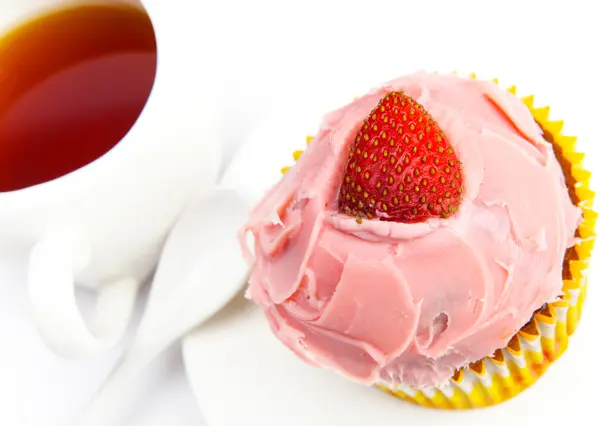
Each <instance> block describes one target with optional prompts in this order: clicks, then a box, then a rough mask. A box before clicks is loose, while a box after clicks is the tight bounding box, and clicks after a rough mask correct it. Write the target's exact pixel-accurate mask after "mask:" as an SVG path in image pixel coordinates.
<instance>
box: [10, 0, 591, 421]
mask: <svg viewBox="0 0 600 426" xmlns="http://www.w3.org/2000/svg"><path fill="white" fill-rule="evenodd" d="M10 1H18V0H10ZM164 1H168V0H164ZM188 1H189V2H190V3H196V4H198V3H202V4H201V5H200V6H198V7H197V9H198V10H199V12H200V13H198V16H197V19H198V26H199V27H200V28H201V29H202V30H201V31H200V33H202V36H201V37H199V40H198V43H199V44H200V43H204V44H205V45H206V44H207V45H209V47H210V49H209V50H210V53H209V54H208V56H207V57H199V58H198V60H205V61H209V62H210V63H211V64H212V65H213V66H214V67H215V69H217V70H218V73H217V74H218V75H219V80H217V81H215V85H218V86H219V87H220V90H221V98H220V103H219V104H218V105H217V104H215V108H221V109H222V111H223V114H224V115H223V117H224V126H223V142H224V145H225V148H224V149H225V152H226V157H227V158H230V156H231V155H232V153H233V152H234V151H235V149H236V147H237V146H238V145H239V143H241V142H242V141H243V140H244V138H246V137H247V136H248V135H249V134H250V133H251V132H252V130H253V129H254V127H255V126H256V124H257V123H259V122H260V120H261V119H263V118H264V117H266V116H267V114H268V113H269V112H270V111H271V110H273V109H278V110H281V109H284V108H285V107H286V104H287V103H289V102H294V96H295V93H298V92H302V91H303V90H304V88H305V87H312V86H314V85H317V84H318V85H319V86H325V87H327V86H328V85H330V86H331V87H334V86H336V85H337V84H339V79H337V78H336V76H338V75H340V73H343V74H344V75H345V76H348V75H350V76H352V77H353V79H354V80H355V82H356V85H355V87H353V88H352V90H355V89H356V88H361V87H362V88H363V89H364V90H366V89H368V88H369V87H370V86H372V85H376V84H377V83H379V82H381V81H384V80H386V79H390V78H393V77H395V76H397V75H398V74H401V73H405V72H408V71H411V70H416V69H419V68H425V69H429V70H433V69H440V70H442V71H444V70H450V69H452V68H458V69H459V70H462V71H466V72H468V71H478V72H480V74H483V75H484V76H487V77H493V76H498V77H500V78H501V79H502V80H503V81H505V82H507V83H516V84H518V85H519V87H520V88H525V92H533V93H536V94H539V95H540V96H539V97H540V98H541V99H542V100H543V101H547V102H549V103H551V104H552V105H553V110H554V111H555V113H556V116H558V117H564V118H567V119H568V121H567V126H566V130H567V132H569V131H570V132H572V133H576V134H578V135H579V136H580V137H581V139H582V142H583V143H585V141H586V140H587V141H588V142H587V144H586V145H585V146H586V147H587V148H588V152H589V151H590V150H591V148H590V147H591V146H592V145H591V141H592V139H593V138H596V141H597V138H598V136H597V134H598V133H597V131H596V127H597V124H596V123H597V119H596V117H595V115H596V114H597V113H598V107H597V105H598V96H599V95H600V92H599V91H598V84H597V82H596V76H597V75H600V74H599V73H598V66H597V65H596V57H597V54H598V53H597V52H598V48H597V45H596V43H598V41H600V33H599V29H598V19H597V15H596V14H595V13H594V12H593V11H592V10H589V8H588V7H587V6H586V5H588V4H590V3H591V2H589V1H585V0H583V1H579V2H578V1H551V0H546V1H531V0H529V1H526V0H522V1H520V2H516V1H498V2H496V1H489V0H488V1H485V0H483V1H481V0H480V1H473V2H466V1H456V0H455V1H437V2H434V1H423V0H420V1H419V0H410V1H403V0H390V1H360V2H358V1H357V2H351V1H345V2H341V1H340V2H336V1H326V0H321V1H312V0H305V1H299V2H290V1H281V0H280V1H267V0H253V1H247V0H246V1H245V0H235V1H234V0H188ZM367 4H368V5H369V6H368V7H367ZM189 54H191V55H193V54H194V52H190V53H189ZM0 66H1V64H0ZM179 83H180V84H182V83H181V82H179ZM174 84H176V83H174ZM174 107H176V106H174ZM190 137H197V138H198V139H199V140H201V136H200V135H190ZM281 137H285V135H281ZM205 143H207V142H205ZM598 154H600V152H596V154H595V155H598ZM0 208H1V206H0ZM1 258H2V262H1V263H0V424H6V425H16V426H38V425H44V426H68V425H69V424H70V423H71V421H72V420H73V419H74V418H75V416H76V415H77V413H78V412H79V411H80V410H81V409H82V408H83V407H84V406H85V404H86V402H87V401H88V400H89V398H90V397H91V395H92V394H93V391H94V389H96V387H97V386H98V385H99V384H100V383H101V381H102V378H103V377H104V375H105V374H106V373H107V372H108V370H109V369H110V366H111V364H112V362H113V360H114V359H115V357H116V356H117V354H118V352H119V351H120V350H121V348H117V349H115V350H114V351H112V352H111V353H109V354H105V355H103V356H99V357H97V358H95V359H91V360H86V361H81V362H72V361H65V360H61V359H58V358H56V357H55V356H53V355H52V354H51V353H49V352H48V351H47V350H46V349H45V348H44V346H43V345H42V343H41V342H40V341H39V339H38V337H37V334H36V331H35V327H34V325H33V323H32V320H31V317H30V315H29V307H28V303H27V297H26V292H25V289H24V286H23V282H24V276H23V264H22V262H23V258H24V254H23V253H3V254H1ZM590 287H591V288H590V295H589V297H596V296H597V295H598V293H597V291H596V290H595V289H594V283H591V286H590ZM83 299H84V300H83V302H84V303H83V305H84V308H85V307H89V297H86V296H85V295H84V297H83ZM586 319H587V320H590V319H591V315H589V312H588V313H587V316H584V320H586ZM140 390H141V392H140V394H139V398H138V401H137V405H135V406H134V407H132V410H131V413H129V417H128V419H127V420H124V423H123V424H127V425H129V426H159V425H160V426H163V425H180V426H188V425H202V424H203V423H202V420H201V413H200V410H199V409H198V407H197V405H196V403H195V401H194V399H193V397H192V395H191V393H190V391H189V387H188V385H187V383H186V379H185V376H184V372H183V367H182V364H181V361H180V353H179V351H178V348H174V349H173V350H172V351H171V352H170V353H169V354H168V356H166V357H164V358H162V359H161V361H160V362H159V363H158V364H157V365H155V366H154V368H153V370H152V371H151V372H150V373H149V375H148V377H147V378H146V380H145V383H143V385H142V386H141V389H140ZM232 409H235V408H234V407H232ZM265 415H266V414H265ZM248 422H249V423H250V424H254V423H259V419H248ZM591 422H592V423H591ZM580 424H583V425H584V426H585V425H588V424H593V420H591V419H590V418H587V419H584V420H582V421H581V422H580ZM316 426H320V425H316ZM328 426H336V425H328Z"/></svg>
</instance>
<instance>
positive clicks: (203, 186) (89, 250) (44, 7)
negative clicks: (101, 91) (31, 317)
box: [0, 0, 221, 358]
mask: <svg viewBox="0 0 600 426" xmlns="http://www.w3.org/2000/svg"><path fill="white" fill-rule="evenodd" d="M119 2H126V3H130V4H135V5H137V6H139V7H142V3H143V6H144V7H145V9H146V11H147V12H148V14H149V16H150V18H151V20H152V22H153V25H154V29H155V34H156V39H157V46H158V69H157V75H156V80H155V84H154V88H153V90H152V93H151V95H150V98H149V100H148V103H147V105H146V107H145V109H144V110H143V112H142V114H141V116H140V117H139V119H138V121H137V123H136V124H135V125H134V127H133V128H132V130H131V131H130V132H129V134H128V135H127V136H126V137H125V138H124V139H123V140H122V141H121V142H119V143H118V144H117V145H116V146H115V147H114V148H113V149H112V150H111V151H110V152H109V153H107V154H106V155H104V156H103V157H101V158H100V159H98V160H96V161H95V162H93V163H91V164H89V165H87V166H85V167H83V168H81V169H79V170H77V171H75V172H73V173H70V174H67V175H65V176H62V177H60V178H58V179H55V180H53V181H49V182H46V183H43V184H40V185H36V186H32V187H29V188H25V189H22V190H19V191H13V192H4V193H0V255H1V253H2V252H5V253H6V252H7V251H11V250H21V249H24V248H25V249H27V250H30V259H29V264H28V268H29V270H28V281H29V283H28V284H29V292H30V295H31V302H32V306H33V311H34V314H35V317H36V320H37V323H38V326H39V329H40V330H41V334H42V336H43V338H44V339H45V341H46V343H47V344H48V346H49V347H50V348H51V349H52V350H53V351H55V352H56V353H58V354H60V355H62V356H66V357H70V358H78V357H82V356H86V355H90V354H93V353H96V352H99V351H101V350H103V349H106V348H109V347H111V346H114V345H115V344H116V343H117V342H118V341H119V339H120V338H121V336H122V334H123V332H124V330H125V329H126V327H127V325H128V323H129V320H130V317H131V313H132V310H133V307H134V304H135V299H136V295H137V290H138V287H139V285H140V283H142V282H143V281H144V280H145V279H146V278H147V277H148V275H149V274H150V273H151V272H152V270H153V268H154V266H155V264H156V261H157V257H158V254H159V251H160V248H161V246H162V243H163V241H164V238H165V237H166V234H167V233H168V231H169V229H170V228H171V226H172V225H173V223H174V221H175V219H176V218H177V216H178V214H179V213H180V212H181V211H182V209H183V207H184V205H185V204H186V203H187V201H188V200H189V199H190V198H191V197H192V196H193V195H197V194H199V193H202V192H204V191H206V190H208V189H209V188H210V187H212V185H213V184H214V182H215V179H216V175H217V171H218V168H219V165H220V159H221V157H220V155H221V151H220V150H221V147H220V145H219V144H218V143H216V141H217V137H216V132H217V130H218V126H217V124H216V120H215V118H216V117H215V116H216V112H215V111H214V110H213V109H212V106H213V104H212V101H214V99H215V98H214V96H212V95H211V89H212V87H211V85H213V84H214V83H213V82H212V81H211V79H210V77H209V75H208V69H207V68H208V67H207V66H208V63H207V62H208V61H206V60H204V58H203V57H202V56H201V55H202V53H201V52H202V49H200V48H198V45H199V44H200V43H202V41H203V40H202V39H199V38H200V37H194V34H196V32H197V30H198V29H197V27H196V26H195V25H194V21H193V16H190V15H191V13H190V10H189V8H190V5H191V4H192V2H188V1H187V0H169V1H166V0H145V1H142V2H140V1H138V0H18V1H17V0H15V1H6V2H3V5H2V13H0V35H2V34H4V33H6V32H7V31H8V30H10V29H12V28H14V27H15V26H17V25H18V24H19V23H22V22H25V21H27V20H29V19H31V18H34V17H36V16H38V15H39V14H41V13H45V12H47V11H50V10H53V9H58V8H61V7H64V6H68V5H71V4H73V3H77V4H79V3H94V4H98V3H100V4H103V3H119ZM198 55H200V56H198ZM0 90H1V88H0ZM75 285H80V286H82V287H86V288H90V289H96V290H97V291H98V296H97V309H96V315H95V319H94V321H93V322H92V324H91V325H90V326H89V327H88V326H87V325H86V323H85V322H84V320H83V318H82V316H81V314H80V312H79V309H78V307H77V305H76V302H75Z"/></svg>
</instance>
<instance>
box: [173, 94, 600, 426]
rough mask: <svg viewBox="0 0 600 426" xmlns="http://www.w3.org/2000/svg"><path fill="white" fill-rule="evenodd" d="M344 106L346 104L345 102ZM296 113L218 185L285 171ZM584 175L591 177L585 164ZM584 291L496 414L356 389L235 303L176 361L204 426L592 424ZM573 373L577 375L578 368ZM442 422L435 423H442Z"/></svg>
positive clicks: (591, 327)
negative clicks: (581, 305)
mask: <svg viewBox="0 0 600 426" xmlns="http://www.w3.org/2000/svg"><path fill="white" fill-rule="evenodd" d="M338 99H339V98H338ZM345 100H346V101H349V100H350V99H345ZM319 103H320V104H321V105H322V106H323V108H318V109H315V98H313V102H312V107H311V109H310V110H311V111H312V112H311V114H314V115H312V116H311V117H307V116H306V111H308V110H309V109H308V108H307V109H306V110H305V112H304V113H302V112H301V111H302V108H303V107H302V105H301V104H297V105H296V108H294V109H293V110H292V111H290V110H289V109H288V108H287V107H286V109H285V110H282V111H281V112H280V113H279V114H277V115H276V116H275V117H273V118H272V119H271V120H269V121H267V122H266V123H265V124H264V125H263V126H262V128H261V129H260V130H259V131H258V132H257V133H256V134H255V135H254V137H253V138H251V139H250V141H249V144H248V145H247V146H246V147H244V148H243V149H244V150H245V155H243V156H242V158H243V159H244V160H243V161H244V163H245V166H244V167H236V169H238V170H239V169H241V170H242V172H240V171H237V172H236V175H235V176H227V177H226V180H228V181H231V182H235V181H238V182H239V181H240V180H244V179H246V184H248V181H247V179H250V180H251V181H252V185H253V189H254V191H252V192H255V193H256V194H260V193H262V192H264V191H265V190H266V189H267V188H268V187H269V186H270V185H272V184H273V183H275V182H276V180H277V179H278V178H279V176H280V174H279V169H280V168H281V167H282V166H283V165H286V164H291V162H292V161H291V153H292V152H293V151H294V150H296V149H299V148H301V147H302V146H303V144H304V137H305V135H306V134H307V133H310V132H311V131H314V130H315V129H316V128H317V126H318V124H319V117H320V116H321V114H322V113H323V112H325V111H327V110H328V109H329V108H330V107H331V106H332V105H331V103H328V102H324V101H323V100H319ZM338 105H342V104H341V103H340V104H338ZM588 167H592V165H591V164H590V163H588ZM598 296H599V294H598V292H597V291H596V290H595V288H594V285H593V281H592V282H591V283H590V290H589V294H588V301H587V304H586V309H585V312H584V316H583V321H582V324H581V326H580V328H579V330H578V331H577V333H576V335H575V336H574V338H572V340H571V347H570V348H569V349H568V351H567V352H566V354H565V355H563V357H562V358H561V359H560V360H559V361H558V362H557V363H556V364H555V365H554V366H552V367H551V368H550V370H549V371H548V372H547V373H546V374H545V376H544V377H543V378H542V379H540V380H539V382H538V383H536V384H535V385H534V386H533V387H532V388H531V389H529V390H528V391H526V392H524V393H523V394H522V395H520V396H518V397H517V398H515V399H513V400H512V401H509V402H507V403H504V404H502V405H500V406H498V407H494V408H491V409H486V410H475V411H465V412H444V411H435V410H429V409H424V408H419V407H415V406H412V405H409V404H407V403H405V402H402V401H400V400H396V399H394V398H392V397H390V396H388V395H386V394H384V393H383V392H380V391H377V390H374V389H369V388H366V387H363V386H359V385H356V384H353V383H350V382H348V381H346V380H345V379H342V378H341V377H338V376H337V375H336V374H334V373H332V372H329V371H323V370H320V369H317V368H314V367H310V366H307V365H305V364H304V363H303V362H302V361H300V360H298V359H297V358H296V357H295V356H294V355H293V354H292V353H290V352H289V351H288V350H287V349H286V348H285V347H284V346H283V345H282V344H280V343H279V342H278V341H277V340H276V339H275V338H274V337H273V335H272V334H271V331H270V330H269V327H268V325H267V323H266V321H265V319H264V318H263V316H262V314H261V313H260V312H259V311H258V309H256V308H255V307H254V306H253V305H252V304H251V303H250V302H247V301H245V300H244V299H243V298H242V297H241V296H239V297H238V299H237V300H236V301H235V302H234V303H233V304H232V305H230V306H229V307H228V308H227V309H226V310H225V311H223V312H222V313H221V314H220V315H218V317H217V318H215V319H214V320H213V321H211V322H210V323H208V324H207V325H205V326H203V327H202V328H201V329H199V330H197V331H196V332H194V333H192V334H191V335H189V336H188V337H187V338H186V339H185V341H184V345H183V351H184V359H185V364H186V368H187V371H188V376H189V379H190V382H191V385H192V388H193V391H194V393H195V395H196V397H197V399H198V401H199V403H200V406H201V409H202V412H203V413H204V416H205V418H206V420H207V423H208V424H209V425H210V426H238V425H244V424H260V425H261V426H366V425H386V424H388V425H413V424H414V425H419V426H428V425H439V424H444V426H465V425H487V426H499V425H503V426H505V425H507V424H511V423H513V422H516V423H518V424H524V425H525V424H538V425H541V424H544V425H547V426H552V425H563V424H565V423H566V422H573V421H575V420H576V419H579V418H581V419H583V420H582V421H579V423H580V424H585V425H588V424H593V423H595V422H596V421H594V420H593V417H592V416H593V415H594V413H595V412H596V411H597V408H596V401H597V395H596V394H597V392H598V390H597V389H598V388H597V386H598V383H600V369H599V368H598V367H596V368H590V367H589V366H594V365H596V364H598V362H597V353H598V351H599V350H600V346H599V343H598V340H597V332H596V329H595V324H594V322H595V321H594V316H593V315H594V311H595V312H598V311H599V309H600V303H599V302H600V300H598V299H599V297H598ZM581 366H587V367H586V368H581ZM442 422H443V423H442ZM533 422H535V423H533Z"/></svg>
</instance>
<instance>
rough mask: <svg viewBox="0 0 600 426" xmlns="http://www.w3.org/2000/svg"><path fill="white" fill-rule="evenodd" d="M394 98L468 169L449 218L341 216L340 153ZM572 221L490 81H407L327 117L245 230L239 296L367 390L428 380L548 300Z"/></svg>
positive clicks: (523, 125)
mask: <svg viewBox="0 0 600 426" xmlns="http://www.w3.org/2000/svg"><path fill="white" fill-rule="evenodd" d="M391 90H404V91H405V92H406V93H407V94H408V95H410V96H411V97H413V98H414V99H415V100H417V101H418V102H420V103H421V104H422V105H423V106H424V107H425V108H426V109H427V110H428V111H429V112H430V113H431V115H432V116H433V117H434V118H435V119H436V120H437V122H438V123H439V125H440V126H441V128H442V129H443V130H444V131H445V133H446V135H447V137H448V141H449V142H450V144H451V145H452V146H453V147H454V149H455V151H456V152H457V155H458V158H459V159H460V160H461V161H462V164H463V176H464V186H465V191H464V200H463V202H462V204H461V206H460V209H459V212H458V213H457V214H456V215H454V216H453V217H452V218H451V219H429V220H428V221H426V222H424V223H418V224H402V223H392V222H380V221H376V220H371V221H369V220H366V221H363V222H362V223H361V224H359V223H357V222H356V220H355V219H353V218H350V217H348V216H345V215H344V214H341V213H339V212H338V211H337V209H336V206H337V202H336V197H337V193H338V189H339V186H340V184H341V179H342V173H343V169H344V165H345V163H346V160H347V158H348V151H349V147H350V143H351V142H352V141H353V139H354V135H355V134H356V132H357V129H358V127H359V126H360V125H361V124H362V122H363V119H364V118H365V117H366V116H367V115H368V114H369V112H370V111H371V110H372V109H373V108H374V107H375V106H376V105H377V103H378V101H379V100H380V99H381V98H382V97H383V96H384V94H385V93H386V92H388V91H391ZM580 216H581V213H580V210H579V209H578V208H577V207H575V206H573V204H572V203H571V201H570V200H569V196H568V192H567V189H566V184H565V179H564V176H563V174H562V171H561V168H560V166H559V164H558V162H557V161H556V158H555V156H554V154H553V150H552V147H551V145H550V144H549V143H548V142H546V141H545V140H544V139H543V137H542V136H541V132H540V128H539V127H538V125H537V124H536V123H535V121H534V119H533V117H532V116H531V114H530V112H529V111H528V110H527V108H526V106H525V105H524V104H523V103H522V102H521V101H519V100H518V99H517V98H516V97H515V96H513V95H511V94H509V93H507V92H504V91H502V90H500V89H499V88H498V87H497V86H496V85H495V84H493V83H491V82H482V81H476V80H471V79H468V80H467V79H462V78H459V77H455V76H441V75H435V74H427V73H417V74H414V75H409V76H406V77H402V78H399V79H397V80H394V81H391V82H390V83H388V84H386V85H384V86H383V87H381V88H378V89H376V90H374V91H372V92H371V93H369V94H367V95H365V96H363V97H361V98H359V99H357V100H355V101H354V102H352V103H351V104H349V105H347V106H345V107H343V108H341V109H339V110H336V111H333V112H331V113H329V114H328V115H327V116H326V117H325V118H324V122H323V124H322V126H321V129H320V130H319V132H318V134H317V135H316V137H315V138H314V139H313V142H312V144H311V145H310V147H309V148H308V150H307V151H306V152H305V154H304V155H303V156H302V158H301V159H300V161H299V162H298V163H297V165H296V166H295V167H294V168H293V169H292V170H291V171H289V172H288V173H287V174H286V175H285V177H284V178H283V179H282V180H281V181H280V182H279V183H278V184H277V185H276V186H275V187H274V188H273V189H272V190H271V191H270V192H269V193H268V194H267V195H266V196H265V197H264V199H263V200H262V201H261V203H260V204H259V205H258V206H257V207H256V209H255V210H254V212H253V214H252V215H251V217H250V219H249V221H248V223H247V225H246V227H245V228H244V230H243V231H242V236H243V237H244V241H245V237H246V236H247V233H248V232H251V233H252V234H253V236H254V256H252V257H251V259H252V260H253V262H254V268H253V273H252V276H251V279H250V287H249V295H250V297H251V298H252V299H253V300H254V301H256V303H258V304H259V305H260V306H261V307H262V308H263V309H264V311H265V313H266V316H267V318H268V320H269V323H270V325H271V327H272V329H273V331H274V333H275V334H276V336H277V337H278V338H279V339H280V340H281V341H282V342H283V343H285V344H286V345H287V346H288V347H289V348H290V349H292V350H293V351H294V352H295V353H296V354H297V355H299V356H300V357H301V358H303V359H305V360H306V361H308V362H311V363H313V364H316V365H318V366H322V367H327V368H331V369H334V370H336V371H338V372H340V373H342V374H344V375H346V376H348V377H350V378H351V379H353V380H356V381H359V382H362V383H365V384H373V383H375V382H384V383H389V384H391V385H395V384H400V383H401V384H404V385H409V386H415V387H427V386H437V385H441V384H444V383H445V382H446V381H447V380H449V379H450V377H451V376H452V374H453V373H454V371H455V370H456V369H457V368H460V367H462V366H464V365H466V364H467V363H469V362H473V361H476V360H479V359H481V358H484V357H486V356H488V355H492V354H493V352H494V351H495V350H496V349H498V348H501V347H504V346H506V344H507V343H508V341H509V340H510V338H511V337H512V336H513V335H514V334H515V332H516V331H517V330H519V328H521V327H522V326H523V325H524V324H525V323H527V321H528V320H529V319H530V318H531V316H532V313H533V312H534V311H535V310H536V309H538V308H540V307H541V306H542V305H543V304H544V303H548V302H552V301H554V300H556V299H557V297H558V296H559V295H560V294H561V287H562V279H561V273H562V260H563V257H564V254H565V251H566V249H567V248H568V247H570V246H571V245H572V244H573V243H574V232H575V229H576V226H577V224H578V221H579V219H580ZM247 253H248V254H249V252H247Z"/></svg>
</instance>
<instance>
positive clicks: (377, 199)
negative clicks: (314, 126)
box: [338, 92, 463, 223]
mask: <svg viewBox="0 0 600 426" xmlns="http://www.w3.org/2000/svg"><path fill="white" fill-rule="evenodd" d="M460 166H461V164H460V161H458V159H457V158H456V153H455V152H454V149H453V148H452V146H451V145H450V144H449V143H448V141H447V140H446V137H445V135H444V132H443V131H442V130H441V129H440V127H439V125H438V124H437V123H436V122H435V120H434V119H433V118H432V117H431V115H430V114H429V113H428V112H427V111H426V110H425V108H423V106H422V105H421V104H419V103H418V102H416V101H415V100H413V99H412V98H411V97H410V96H407V95H406V94H405V93H404V92H391V93H389V94H388V95H386V96H385V97H384V98H383V99H381V101H379V104H378V105H377V107H376V108H375V109H374V110H373V111H371V113H370V114H369V116H368V117H367V118H366V119H365V121H364V123H363V125H362V126H361V127H360V129H359V130H358V133H357V135H356V137H355V139H354V141H353V142H352V145H351V147H350V152H349V158H348V161H347V163H346V167H345V170H344V176H343V180H342V185H341V187H340V191H339V195H338V208H339V211H340V212H342V213H345V214H347V215H349V216H354V217H356V218H357V221H359V222H360V221H362V219H364V218H367V219H379V220H384V221H393V222H404V223H416V222H423V221H425V220H426V219H428V218H432V217H441V218H448V217H450V216H452V215H453V214H454V213H456V212H457V211H458V207H459V204H460V201H461V197H462V192H463V187H462V176H461V168H460Z"/></svg>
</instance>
